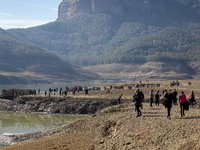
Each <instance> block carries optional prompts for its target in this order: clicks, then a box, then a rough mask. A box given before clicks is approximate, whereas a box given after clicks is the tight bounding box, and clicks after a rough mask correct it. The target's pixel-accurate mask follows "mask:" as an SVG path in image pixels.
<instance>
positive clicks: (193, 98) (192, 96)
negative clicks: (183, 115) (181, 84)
mask: <svg viewBox="0 0 200 150" xmlns="http://www.w3.org/2000/svg"><path fill="white" fill-rule="evenodd" d="M189 98H190V103H191V105H192V106H193V105H194V102H195V104H197V102H196V100H195V95H194V91H192V93H191V94H190V96H189Z"/></svg>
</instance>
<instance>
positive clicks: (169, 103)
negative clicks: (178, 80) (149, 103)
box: [164, 90, 173, 119]
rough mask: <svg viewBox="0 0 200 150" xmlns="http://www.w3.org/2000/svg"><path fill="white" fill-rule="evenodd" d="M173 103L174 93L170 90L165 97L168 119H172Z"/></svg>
mask: <svg viewBox="0 0 200 150" xmlns="http://www.w3.org/2000/svg"><path fill="white" fill-rule="evenodd" d="M172 101H173V94H172V91H171V90H169V93H167V92H166V93H165V96H164V105H165V108H167V118H169V119H171V116H170V112H171V108H172Z"/></svg>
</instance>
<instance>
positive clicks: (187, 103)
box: [183, 101, 190, 110]
mask: <svg viewBox="0 0 200 150" xmlns="http://www.w3.org/2000/svg"><path fill="white" fill-rule="evenodd" d="M189 105H190V103H189V102H188V101H185V103H184V105H183V108H184V109H185V110H189Z"/></svg>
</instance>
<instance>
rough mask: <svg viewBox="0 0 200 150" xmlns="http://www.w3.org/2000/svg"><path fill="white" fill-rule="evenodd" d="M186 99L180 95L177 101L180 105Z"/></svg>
mask: <svg viewBox="0 0 200 150" xmlns="http://www.w3.org/2000/svg"><path fill="white" fill-rule="evenodd" d="M186 100H187V99H186V96H185V95H182V94H181V95H180V96H179V98H178V101H179V102H180V103H185V101H186Z"/></svg>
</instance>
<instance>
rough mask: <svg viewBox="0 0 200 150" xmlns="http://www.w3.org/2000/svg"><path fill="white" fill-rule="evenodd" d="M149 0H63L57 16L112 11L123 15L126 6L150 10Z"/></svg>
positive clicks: (63, 16)
mask: <svg viewBox="0 0 200 150" xmlns="http://www.w3.org/2000/svg"><path fill="white" fill-rule="evenodd" d="M148 4H149V0H63V2H62V3H61V4H60V6H59V13H58V18H71V17H74V16H76V15H78V14H82V13H89V14H99V13H104V12H107V13H113V14H115V15H117V16H119V17H123V16H124V9H125V8H126V7H132V8H133V9H134V8H141V9H143V10H150V7H149V5H148Z"/></svg>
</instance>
